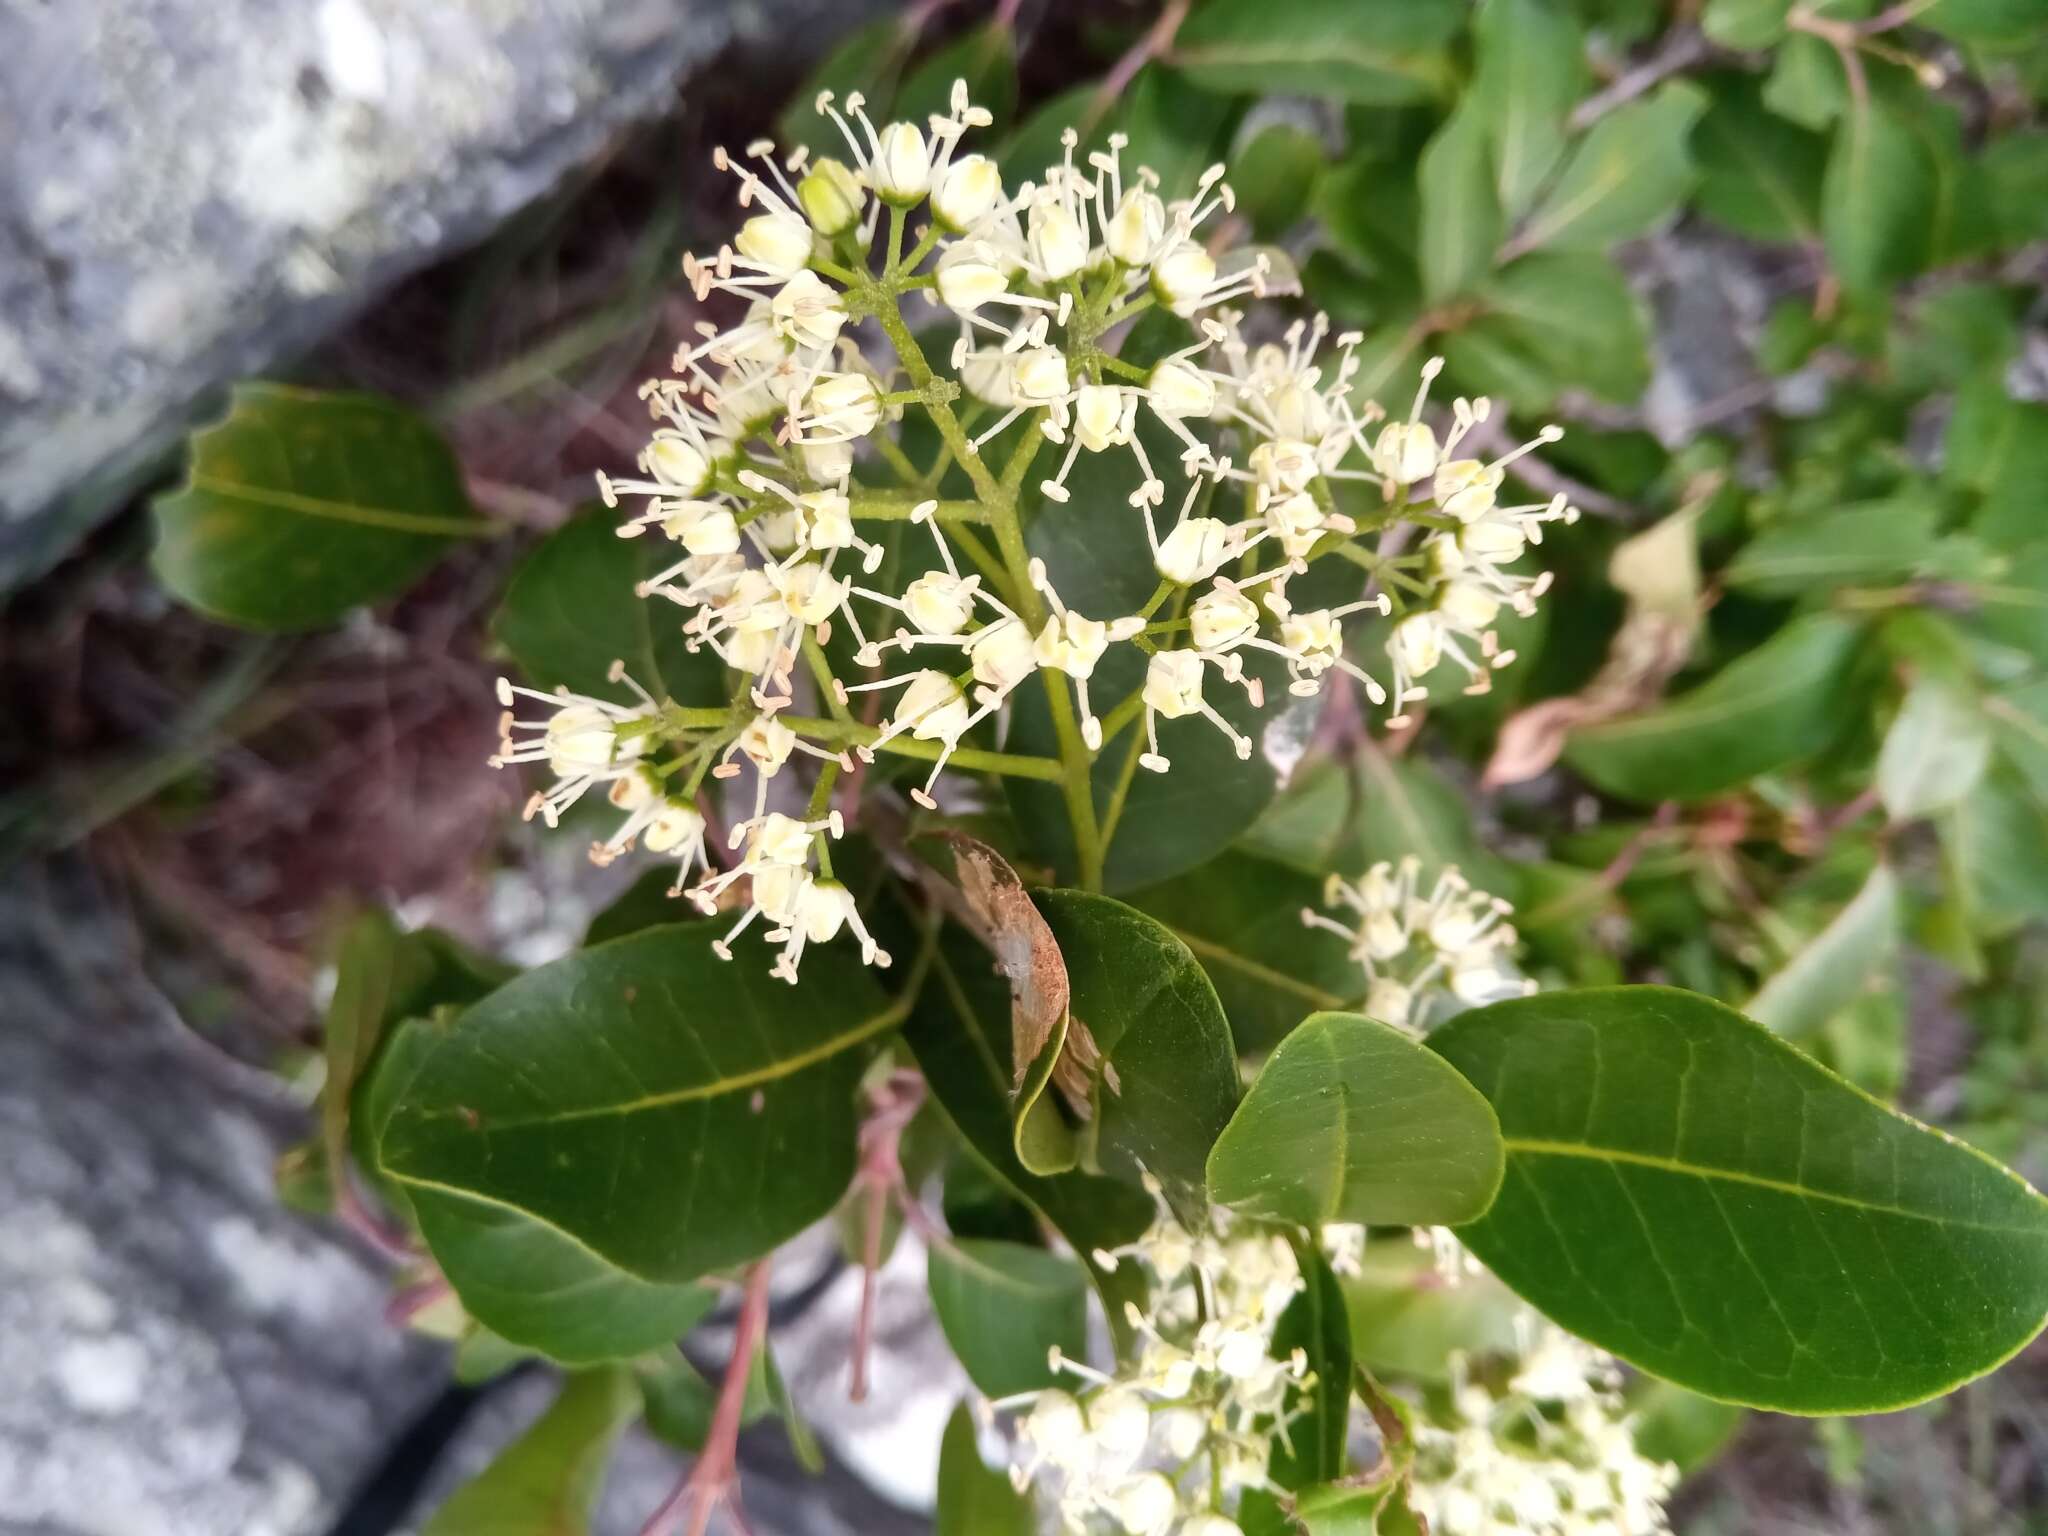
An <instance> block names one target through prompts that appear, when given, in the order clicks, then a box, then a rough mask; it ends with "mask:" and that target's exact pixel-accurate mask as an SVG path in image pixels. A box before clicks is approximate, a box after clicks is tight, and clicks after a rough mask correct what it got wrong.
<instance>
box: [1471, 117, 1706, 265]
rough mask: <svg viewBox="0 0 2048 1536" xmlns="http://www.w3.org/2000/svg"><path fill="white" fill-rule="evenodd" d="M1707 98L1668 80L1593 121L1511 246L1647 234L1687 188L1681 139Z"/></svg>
mask: <svg viewBox="0 0 2048 1536" xmlns="http://www.w3.org/2000/svg"><path fill="white" fill-rule="evenodd" d="M1706 105H1707V98H1706V94H1705V93H1704V92H1703V91H1701V90H1700V89H1699V87H1698V86H1695V85H1691V84H1688V83H1687V82H1685V81H1667V82H1666V83H1665V84H1663V85H1661V86H1659V87H1658V88H1657V89H1656V91H1655V92H1653V93H1652V94H1651V95H1649V96H1645V97H1642V98H1641V99H1639V100H1636V101H1631V102H1628V103H1625V104H1624V105H1622V106H1619V107H1617V108H1615V109H1614V110H1613V111H1612V112H1610V113H1608V114H1607V115H1606V116H1605V117H1603V118H1601V119H1600V120H1599V121H1598V122H1596V123H1594V124H1593V126H1592V127H1591V128H1589V129H1588V130H1587V131H1586V135H1585V137H1584V138H1582V139H1580V140H1579V141H1578V143H1577V144H1576V145H1574V146H1573V148H1572V150H1571V153H1570V154H1569V156H1568V157H1567V158H1566V160H1565V163H1564V167H1563V169H1562V170H1560V171H1559V172H1558V175H1557V180H1556V181H1555V182H1554V183H1553V184H1552V185H1551V188H1550V190H1549V191H1548V192H1547V193H1546V194H1545V195H1544V197H1543V200H1542V201H1541V202H1540V203H1538V204H1537V205H1536V210H1535V212H1533V213H1532V214H1530V215H1529V218H1528V221H1527V223H1525V224H1524V225H1523V227H1522V228H1521V230H1520V231H1519V232H1517V234H1516V235H1515V238H1514V239H1513V241H1511V242H1510V245H1511V247H1512V248H1513V249H1514V250H1516V251H1534V250H1546V249H1548V250H1602V249H1604V248H1605V247H1607V246H1609V245H1611V244H1613V243H1614V242H1615V241H1617V240H1627V239H1631V238H1633V237H1634V236H1636V235H1641V234H1647V233H1648V232H1649V231H1650V230H1651V229H1652V228H1653V227H1655V226H1656V225H1657V224H1658V223H1659V222H1660V221H1661V220H1663V219H1664V218H1665V217H1666V216H1668V215H1669V214H1671V213H1673V212H1674V211H1676V209H1677V208H1678V205H1679V204H1680V203H1681V202H1682V201H1683V200H1684V198H1685V194H1686V193H1687V192H1688V191H1689V190H1690V189H1691V187H1692V182H1693V168H1692V159H1691V157H1690V155H1689V154H1688V153H1687V151H1686V139H1687V137H1688V136H1689V135H1690V134H1691V133H1692V127H1693V124H1694V122H1695V121H1697V120H1698V118H1699V116H1700V114H1701V113H1702V112H1703V111H1705V110H1706Z"/></svg>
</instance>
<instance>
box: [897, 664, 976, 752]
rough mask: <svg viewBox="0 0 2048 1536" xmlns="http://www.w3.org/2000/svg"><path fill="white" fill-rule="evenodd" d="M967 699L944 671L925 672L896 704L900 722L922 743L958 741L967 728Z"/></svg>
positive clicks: (911, 684)
mask: <svg viewBox="0 0 2048 1536" xmlns="http://www.w3.org/2000/svg"><path fill="white" fill-rule="evenodd" d="M967 716H968V708H967V700H966V698H965V696H963V695H962V694H961V692H960V685H959V684H958V683H956V682H954V681H953V679H952V678H950V677H948V676H946V674H945V673H943V672H933V671H929V670H927V671H923V672H919V673H917V674H915V675H914V676H913V677H912V678H911V679H910V686H909V687H908V688H905V689H904V690H903V695H902V697H901V698H899V699H898V700H897V701H896V719H897V721H898V723H900V724H903V725H906V726H907V727H908V729H909V731H910V734H911V735H913V736H915V737H917V738H919V739H920V740H922V741H955V740H958V739H959V736H960V733H961V732H962V731H964V730H966V729H967Z"/></svg>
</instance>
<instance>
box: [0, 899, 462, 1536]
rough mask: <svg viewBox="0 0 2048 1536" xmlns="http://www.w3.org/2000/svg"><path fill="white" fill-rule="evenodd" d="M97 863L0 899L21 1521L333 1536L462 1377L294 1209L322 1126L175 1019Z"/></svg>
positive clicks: (3, 1515)
mask: <svg viewBox="0 0 2048 1536" xmlns="http://www.w3.org/2000/svg"><path fill="white" fill-rule="evenodd" d="M133 938H134V936H133V934H132V933H130V932H129V931H128V930H127V929H126V927H125V925H124V923H123V922H122V920H121V919H120V918H119V917H117V916H115V915H114V914H112V913H109V912H106V911H103V910H101V909H100V908H99V907H98V904H97V903H96V902H95V901H93V900H92V899H91V897H90V894H89V892H88V891H86V890H85V888H84V887H83V886H82V884H81V882H80V881H79V880H77V879H76V878H75V871H73V872H67V873H65V874H63V875H61V876H58V877H48V876H44V875H41V874H38V873H37V872H36V871H34V870H30V871H21V870H15V871H12V872H10V875H9V878H8V881H7V883H6V886H5V889H4V890H0V1020H4V1021H5V1023H4V1027H0V1232H4V1233H5V1234H6V1238H5V1241H4V1242H0V1379H4V1380H5V1381H6V1382H7V1384H8V1390H7V1391H6V1392H5V1393H0V1532H4V1533H7V1536H117V1533H122V1536H125V1533H132V1532H139V1531H148V1532H151V1533H152V1536H222V1533H223V1532H229V1531H232V1532H236V1533H238V1536H311V1533H313V1532H318V1531H321V1530H324V1529H325V1527H326V1522H327V1521H328V1520H330V1519H331V1518H332V1515H333V1512H334V1509H335V1507H336V1506H337V1505H338V1504H339V1503H340V1502H341V1501H342V1500H343V1499H345V1498H346V1497H347V1495H348V1494H349V1492H350V1491H351V1489H352V1488H353V1487H354V1486H355V1484H356V1483H357V1481H358V1479H360V1478H361V1477H362V1476H363V1475H364V1473H365V1472H366V1471H367V1469H368V1468H369V1467H370V1466H371V1465H372V1464H373V1463H374V1462H375V1461H376V1459H377V1458H378V1456H379V1455H380V1454H381V1452H382V1450H383V1448H384V1446H385V1445H386V1443H387V1442H388V1441H389V1440H391V1439H392V1438H393V1437H395V1436H396V1435H397V1434H398V1433H399V1432H400V1431H401V1430H402V1428H403V1427H404V1425H405V1424H406V1423H407V1422H408V1421H409V1420H410V1419H411V1418H412V1417H413V1416H414V1415H415V1414H416V1413H417V1412H418V1411H419V1409H420V1408H421V1406H422V1405H423V1404H424V1403H426V1402H427V1401H428V1400H430V1399H431V1398H432V1397H433V1396H434V1395H435V1394H436V1393H437V1392H438V1391H439V1390H440V1388H441V1385H442V1383H443V1381H444V1380H445V1378H446V1366H445V1363H444V1359H443V1355H444V1351H443V1350H442V1349H441V1348H439V1347H437V1346H433V1345H430V1344H427V1343H426V1342H424V1341H422V1340H420V1339H418V1338H416V1337H413V1336H410V1335H407V1334H404V1333H402V1332H400V1331H399V1330H397V1329H395V1328H392V1327H391V1326H390V1325H388V1324H387V1323H386V1322H385V1320H384V1316H383V1307H384V1300H385V1295H386V1284H387V1282H386V1274H385V1269H384V1266H383V1265H382V1264H381V1263H379V1262H378V1261H377V1260H375V1259H374V1258H372V1257H371V1256H370V1255H369V1254H368V1253H366V1252H360V1251H357V1250H355V1249H353V1248H352V1247H350V1246H348V1245H347V1244H346V1243H344V1242H343V1241H341V1240H340V1239H338V1238H337V1236H336V1234H335V1233H334V1232H333V1231H332V1230H330V1229H327V1228H325V1227H323V1226H322V1225H320V1224H318V1223H315V1222H312V1221H309V1220H306V1219H304V1218H301V1217H298V1216H295V1215H293V1214H292V1213H291V1212H289V1211H287V1210H284V1209H283V1208H281V1207H280V1206H279V1205H278V1203H277V1197H276V1194H275V1191H274V1189H273V1187H272V1172H271V1170H272V1166H273V1163H274V1160H275V1158H276V1156H277V1153H278V1152H279V1150H280V1149H281V1148H282V1147H283V1146H284V1145H285V1144H286V1143H287V1141H288V1139H290V1138H292V1137H294V1136H297V1135H302V1134H304V1115H303V1112H302V1111H301V1110H300V1109H299V1107H298V1106H296V1105H294V1104H293V1103H292V1102H291V1101H290V1099H289V1098H288V1096H287V1095H286V1093H285V1091H284V1089H283V1087H282V1084H281V1083H280V1081H279V1080H278V1079H275V1078H272V1077H271V1076H269V1075H268V1074H266V1073H261V1072H257V1071H254V1070H251V1069H248V1068H242V1067H238V1066H237V1065H236V1064H235V1062H234V1061H233V1060H232V1059H231V1058H230V1057H228V1056H226V1055H222V1054H219V1053H218V1052H217V1049H216V1048H215V1047H210V1046H206V1045H203V1044H201V1043H200V1042H199V1041H198V1039H197V1038H196V1037H195V1036H193V1035H191V1034H189V1033H188V1032H187V1031H186V1030H185V1029H184V1027H183V1026H182V1025H180V1024H178V1023H176V1022H175V1021H174V1018H173V1016H172V1014H171V1012H170V1009H169V1005H168V1004H167V1003H165V1001H164V1000H163V999H162V997H161V996H160V995H159V994H158V993H157V992H156V991H155V989H154V988H153V986H152V985H151V984H150V983H149V981H148V980H147V978H146V977H145V976H144V975H143V974H142V972H141V970H140V969H139V967H138V964H137V960H136V957H135V955H134V953H133V952H132V949H131V946H132V943H133Z"/></svg>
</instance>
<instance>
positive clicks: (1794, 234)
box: [1692, 6, 1828, 242]
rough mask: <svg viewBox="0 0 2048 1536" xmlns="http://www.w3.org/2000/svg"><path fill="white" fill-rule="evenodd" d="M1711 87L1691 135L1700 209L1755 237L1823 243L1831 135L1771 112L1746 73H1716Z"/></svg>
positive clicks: (1726, 225)
mask: <svg viewBox="0 0 2048 1536" xmlns="http://www.w3.org/2000/svg"><path fill="white" fill-rule="evenodd" d="M1779 8H1780V9H1781V10H1782V9H1783V7H1782V6H1780V7H1779ZM1711 88H1712V90H1713V96H1714V104H1713V105H1712V106H1711V107H1710V108H1708V109H1707V114H1706V116H1704V117H1702V118H1701V119H1700V125H1699V128H1698V129H1697V130H1696V131H1695V132H1694V134H1693V139H1692V148H1693V156H1694V158H1695V159H1696V160H1698V162H1699V168H1700V186H1699V194H1698V199H1697V201H1698V203H1699V209H1700V212H1702V213H1704V214H1705V215H1706V216H1707V217H1708V218H1710V219H1712V220H1713V221H1714V222H1715V223H1717V224H1720V225H1723V226H1725V227H1726V228H1728V229H1731V230H1733V231H1734V232H1735V233H1736V234H1738V235H1747V236H1749V237H1750V238H1751V239H1752V240H1775V241H1800V242H1805V241H1813V240H1818V239H1819V238H1820V190H1821V178H1822V176H1823V175H1824V174H1825V173H1826V169H1827V162H1828V145H1827V140H1826V139H1824V138H1822V137H1821V136H1820V135H1819V134H1817V133H1814V132H1811V131H1810V130H1808V129H1805V128H1800V127H1798V126H1796V125H1794V124H1793V123H1790V122H1787V121H1786V120H1785V119H1784V118H1782V117H1779V116H1777V115H1776V114H1774V113H1772V112H1771V111H1770V110H1769V109H1768V108H1767V107H1766V106H1765V105H1764V101H1763V93H1762V91H1761V89H1760V88H1759V87H1758V86H1757V84H1756V82H1755V81H1754V80H1753V79H1752V78H1750V77H1749V76H1747V75H1721V76H1717V77H1715V78H1714V80H1713V81H1712V87H1711Z"/></svg>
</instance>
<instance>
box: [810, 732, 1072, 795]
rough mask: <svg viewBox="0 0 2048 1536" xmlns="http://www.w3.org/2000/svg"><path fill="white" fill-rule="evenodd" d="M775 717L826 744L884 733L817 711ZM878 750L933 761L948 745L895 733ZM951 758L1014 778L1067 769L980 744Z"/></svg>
mask: <svg viewBox="0 0 2048 1536" xmlns="http://www.w3.org/2000/svg"><path fill="white" fill-rule="evenodd" d="M775 718H776V719H777V720H780V721H781V722H782V723H783V724H784V725H786V726H788V727H789V728H790V729H791V730H792V731H795V732H796V733H797V735H799V736H802V737H804V738H805V739H806V740H808V741H818V742H825V743H827V744H830V743H834V742H840V743H849V742H850V743H852V744H853V745H855V746H869V747H872V746H875V743H876V740H877V738H879V737H880V736H881V734H882V732H881V730H880V728H878V727H876V726H872V725H862V724H861V723H860V722H859V721H858V720H822V719H819V718H818V717H816V716H814V715H777V716H776V717H775ZM876 750H877V751H881V752H893V753H895V754H896V755H897V756H898V757H914V758H917V759H918V760H920V761H921V762H927V763H934V762H937V761H938V758H939V753H940V752H942V751H944V750H945V748H944V745H943V744H942V743H940V742H936V741H920V740H918V739H917V738H916V737H914V736H892V737H890V738H889V739H888V740H887V741H885V742H882V743H881V745H880V746H879V747H877V748H876ZM950 761H952V762H953V763H954V764H956V765H957V766H959V767H961V768H968V769H972V770H974V771H976V772H980V773H1000V774H1004V775H1006V776H1008V777H1010V778H1013V779H1044V780H1045V781H1046V782H1048V783H1056V782H1058V780H1059V779H1060V777H1061V775H1062V774H1063V773H1064V772H1065V769H1064V768H1063V767H1062V766H1061V764H1060V763H1059V762H1058V760H1057V759H1054V758H1050V757H1026V756H1023V755H1021V754H1019V753H1015V752H984V751H982V750H981V749H979V748H978V747H962V748H960V749H959V750H958V751H957V752H955V753H954V754H953V755H952V758H951V759H950Z"/></svg>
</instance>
